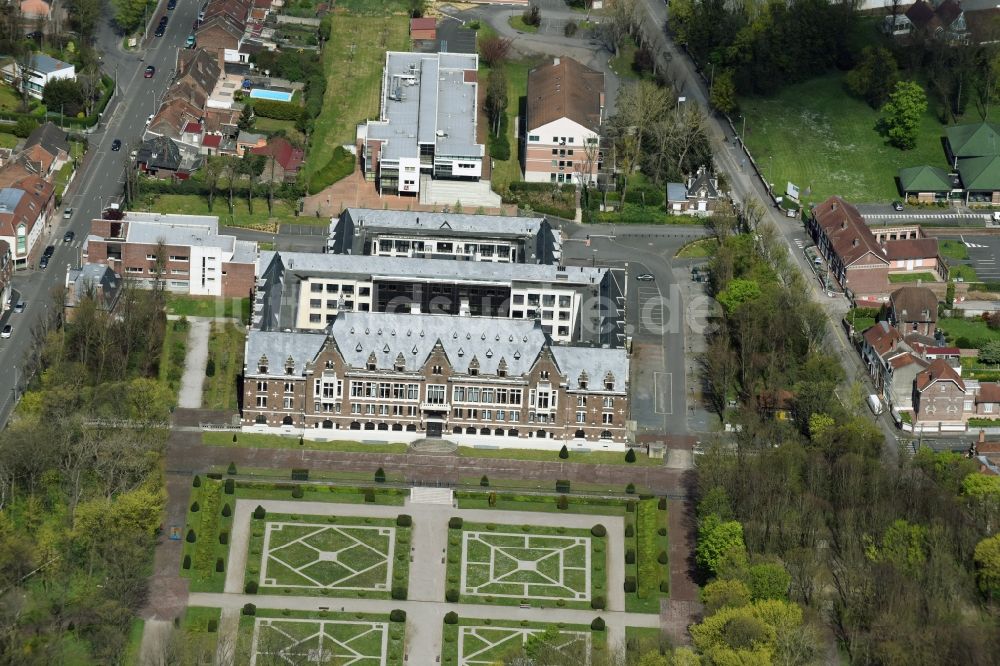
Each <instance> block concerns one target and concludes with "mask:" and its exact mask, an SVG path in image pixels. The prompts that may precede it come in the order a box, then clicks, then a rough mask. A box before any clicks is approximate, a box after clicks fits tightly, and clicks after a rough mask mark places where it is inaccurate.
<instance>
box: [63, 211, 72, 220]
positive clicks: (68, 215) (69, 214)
mask: <svg viewBox="0 0 1000 666" xmlns="http://www.w3.org/2000/svg"><path fill="white" fill-rule="evenodd" d="M71 217H73V209H72V208H67V209H66V210H64V211H63V219H64V220H68V219H69V218H71Z"/></svg>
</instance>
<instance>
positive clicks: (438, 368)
mask: <svg viewBox="0 0 1000 666" xmlns="http://www.w3.org/2000/svg"><path fill="white" fill-rule="evenodd" d="M431 373H432V374H435V375H440V374H441V366H440V365H435V366H434V367H433V368H431Z"/></svg>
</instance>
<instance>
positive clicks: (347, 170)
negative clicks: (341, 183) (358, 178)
mask: <svg viewBox="0 0 1000 666" xmlns="http://www.w3.org/2000/svg"><path fill="white" fill-rule="evenodd" d="M356 163H357V159H356V158H355V157H354V155H353V154H352V153H350V152H348V151H347V150H344V147H343V146H337V147H336V148H334V150H333V156H332V157H331V158H330V161H329V162H327V163H326V166H324V167H323V168H321V169H317V170H316V171H314V172H313V174H312V176H311V177H310V178H309V188H308V189H309V194H316V193H317V192H319V191H320V190H323V189H325V188H327V187H329V186H330V185H333V184H334V183H336V182H337V181H338V180H342V179H344V178H347V177H348V176H350V175H351V174H352V173H354V166H355V164H356Z"/></svg>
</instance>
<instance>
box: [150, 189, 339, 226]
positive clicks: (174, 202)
mask: <svg viewBox="0 0 1000 666" xmlns="http://www.w3.org/2000/svg"><path fill="white" fill-rule="evenodd" d="M266 196H267V195H266V194H265V195H264V196H256V197H254V202H253V214H251V213H250V210H249V206H248V204H247V199H246V197H245V196H239V197H238V196H235V195H234V197H233V211H234V212H233V214H232V215H230V213H229V197H228V194H227V193H226V192H223V191H221V190H220V191H219V192H217V193H216V195H215V201H214V205H213V207H212V210H209V209H208V197H205V196H201V195H199V194H158V195H154V196H152V197H150V198H149V199H148V200H147V201H145V202H144V203H145V204H146V205H145V206H143V207H144V208H148V209H149V210H166V211H170V212H171V213H177V214H179V215H215V216H217V217H218V218H219V226H230V227H244V228H248V229H257V230H259V231H270V232H274V231H276V227H277V225H278V224H283V223H295V224H324V225H327V224H329V223H330V222H329V220H327V219H325V218H311V217H298V216H296V215H295V203H293V202H289V201H286V200H284V199H277V198H276V199H275V200H274V216H273V217H268V216H267V200H266Z"/></svg>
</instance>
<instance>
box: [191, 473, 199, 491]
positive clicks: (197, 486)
mask: <svg viewBox="0 0 1000 666" xmlns="http://www.w3.org/2000/svg"><path fill="white" fill-rule="evenodd" d="M191 485H192V486H194V487H195V488H201V477H200V476H198V475H197V474H195V475H194V481H192V482H191Z"/></svg>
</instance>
